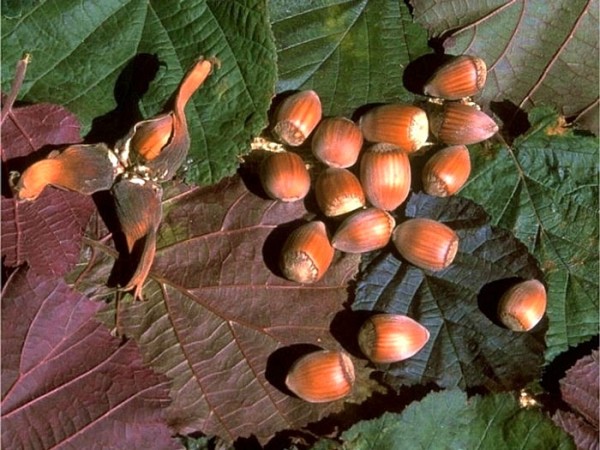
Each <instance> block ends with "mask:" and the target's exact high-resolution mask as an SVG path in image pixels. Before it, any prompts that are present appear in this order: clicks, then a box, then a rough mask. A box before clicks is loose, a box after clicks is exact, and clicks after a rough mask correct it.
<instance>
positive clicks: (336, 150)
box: [312, 117, 363, 168]
mask: <svg viewBox="0 0 600 450" xmlns="http://www.w3.org/2000/svg"><path fill="white" fill-rule="evenodd" d="M362 144H363V136H362V132H361V131H360V128H359V127H358V125H356V124H355V123H354V122H353V121H352V120H350V119H347V118H345V117H332V118H328V119H324V120H323V121H321V123H320V124H319V126H318V127H317V130H316V131H315V134H314V136H313V138H312V152H313V154H314V155H315V157H316V158H317V159H318V160H319V161H321V162H323V163H325V164H327V165H328V166H330V167H340V168H346V167H350V166H353V165H354V163H356V160H357V159H358V154H359V152H360V149H361V147H362Z"/></svg>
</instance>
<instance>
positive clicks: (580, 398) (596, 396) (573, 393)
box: [552, 350, 600, 450]
mask: <svg viewBox="0 0 600 450" xmlns="http://www.w3.org/2000/svg"><path fill="white" fill-rule="evenodd" d="M560 391H561V394H562V397H563V400H564V401H565V402H566V403H567V404H568V405H569V406H570V407H571V408H572V411H563V410H558V411H556V413H555V414H554V416H553V417H552V420H554V423H556V424H557V425H559V426H560V427H561V428H563V429H564V430H565V431H567V432H568V433H569V434H570V435H571V436H573V439H574V440H575V443H576V444H577V448H580V449H590V450H591V449H597V448H598V446H599V442H598V419H599V418H598V404H599V403H600V374H599V370H598V350H594V351H593V352H592V354H591V355H588V356H584V357H583V358H581V359H580V360H579V361H577V362H576V363H575V365H574V366H573V367H571V368H570V369H569V370H568V371H567V374H566V376H565V377H564V378H563V379H562V380H561V381H560Z"/></svg>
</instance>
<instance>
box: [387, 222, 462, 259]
mask: <svg viewBox="0 0 600 450" xmlns="http://www.w3.org/2000/svg"><path fill="white" fill-rule="evenodd" d="M392 241H393V242H394V245H395V246H396V248H397V249H398V251H399V252H400V254H401V255H402V257H404V258H405V259H406V260H407V261H408V262H410V263H412V264H414V265H415V266H417V267H420V268H421V269H427V270H431V271H437V270H442V269H445V268H446V267H448V266H449V265H450V264H452V261H454V257H455V256H456V252H457V250H458V236H457V235H456V233H455V232H454V231H453V230H452V229H451V228H450V227H448V226H446V225H444V224H443V223H441V222H438V221H436V220H432V219H425V218H416V219H409V220H407V221H405V222H402V223H401V224H400V225H398V226H397V227H396V229H395V230H394V232H393V233H392Z"/></svg>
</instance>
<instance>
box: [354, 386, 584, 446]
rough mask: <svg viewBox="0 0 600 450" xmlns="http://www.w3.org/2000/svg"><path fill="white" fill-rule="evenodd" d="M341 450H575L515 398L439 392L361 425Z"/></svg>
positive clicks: (536, 412) (561, 434)
mask: <svg viewBox="0 0 600 450" xmlns="http://www.w3.org/2000/svg"><path fill="white" fill-rule="evenodd" d="M342 440H343V441H344V444H343V446H342V448H343V449H352V450H368V449H372V450H375V449H381V448H411V449H431V450H436V449H440V450H441V449H459V448H460V449H471V448H477V449H481V450H485V449H490V450H504V449H506V450H509V449H511V450H512V449H515V448H519V449H532V450H533V449H542V448H552V449H565V450H566V449H574V448H575V446H574V444H573V442H572V440H571V439H570V438H569V436H567V435H566V433H564V432H563V431H562V430H560V429H559V428H558V427H556V426H554V425H553V423H552V421H551V420H550V419H549V418H548V417H547V416H546V415H545V414H543V413H542V412H541V411H539V410H537V409H523V408H520V407H519V403H518V402H517V400H516V399H515V397H514V396H513V395H511V394H495V395H490V396H485V397H481V396H474V397H472V398H469V399H467V395H466V394H465V393H464V392H460V391H457V390H451V391H444V392H435V393H431V394H429V395H428V396H427V397H425V398H424V399H423V400H421V401H420V402H414V403H412V404H411V405H409V406H408V407H407V408H406V409H405V410H404V411H403V412H402V413H401V414H395V413H385V414H383V415H382V416H381V417H380V418H378V419H374V420H370V421H363V422H359V423H357V424H356V425H354V426H353V427H352V428H350V429H349V430H348V431H346V432H344V433H343V434H342Z"/></svg>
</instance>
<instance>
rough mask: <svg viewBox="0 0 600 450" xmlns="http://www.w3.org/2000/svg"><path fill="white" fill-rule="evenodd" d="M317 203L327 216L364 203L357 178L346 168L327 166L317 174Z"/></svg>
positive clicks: (358, 206)
mask: <svg viewBox="0 0 600 450" xmlns="http://www.w3.org/2000/svg"><path fill="white" fill-rule="evenodd" d="M315 196H316V199H317V204H318V205H319V208H320V209H321V211H323V214H325V215H326V216H327V217H336V216H340V215H342V214H346V213H348V212H350V211H354V210H355V209H358V208H362V207H363V206H365V204H366V199H365V194H364V192H363V188H362V186H361V184H360V181H358V178H356V176H355V175H354V174H353V173H352V172H350V171H349V170H348V169H338V168H335V167H329V168H327V169H325V170H324V171H323V172H321V173H320V174H319V177H318V178H317V181H316V183H315Z"/></svg>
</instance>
